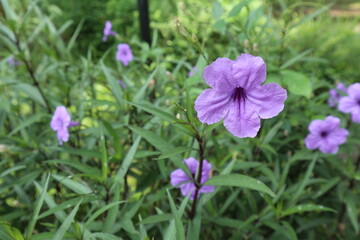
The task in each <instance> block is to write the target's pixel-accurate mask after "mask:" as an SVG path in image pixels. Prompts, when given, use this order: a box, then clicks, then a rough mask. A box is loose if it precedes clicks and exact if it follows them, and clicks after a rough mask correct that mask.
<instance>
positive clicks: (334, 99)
mask: <svg viewBox="0 0 360 240" xmlns="http://www.w3.org/2000/svg"><path fill="white" fill-rule="evenodd" d="M345 94H347V89H346V87H345V86H344V84H342V83H338V84H337V85H336V88H335V89H330V90H329V95H330V97H329V99H328V101H327V102H328V104H329V106H330V107H335V106H336V105H337V104H338V102H339V100H340V98H341V97H343V96H344V95H345Z"/></svg>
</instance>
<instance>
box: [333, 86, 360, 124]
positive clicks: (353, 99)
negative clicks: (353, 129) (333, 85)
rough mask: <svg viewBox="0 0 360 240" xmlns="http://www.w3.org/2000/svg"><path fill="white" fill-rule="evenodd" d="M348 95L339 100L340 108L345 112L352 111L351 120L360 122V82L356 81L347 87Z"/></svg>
mask: <svg viewBox="0 0 360 240" xmlns="http://www.w3.org/2000/svg"><path fill="white" fill-rule="evenodd" d="M347 93H348V96H345V97H342V98H340V100H339V106H338V109H339V111H341V112H344V113H351V120H352V121H353V122H356V123H360V83H354V84H352V85H350V86H349V87H348V89H347Z"/></svg>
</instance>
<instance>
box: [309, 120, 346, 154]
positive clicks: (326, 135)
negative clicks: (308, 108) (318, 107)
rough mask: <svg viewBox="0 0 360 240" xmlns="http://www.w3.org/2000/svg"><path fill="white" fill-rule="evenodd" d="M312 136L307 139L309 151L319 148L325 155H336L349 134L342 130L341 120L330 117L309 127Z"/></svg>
mask: <svg viewBox="0 0 360 240" xmlns="http://www.w3.org/2000/svg"><path fill="white" fill-rule="evenodd" d="M309 131H310V134H309V135H308V136H307V137H306V138H305V145H306V147H307V148H308V149H316V148H319V149H320V151H321V152H323V153H332V154H335V153H337V152H338V150H339V145H341V144H343V143H345V142H346V138H347V136H348V135H349V132H348V131H347V130H346V129H344V128H340V119H339V118H337V117H333V116H328V117H326V118H325V120H319V119H317V120H313V121H312V122H311V123H310V125H309Z"/></svg>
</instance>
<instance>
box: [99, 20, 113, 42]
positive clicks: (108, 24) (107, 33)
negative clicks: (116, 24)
mask: <svg viewBox="0 0 360 240" xmlns="http://www.w3.org/2000/svg"><path fill="white" fill-rule="evenodd" d="M111 28H112V24H111V22H110V21H106V22H105V27H104V36H103V39H102V40H103V42H106V40H107V38H108V36H115V35H116V32H114V31H112V30H111Z"/></svg>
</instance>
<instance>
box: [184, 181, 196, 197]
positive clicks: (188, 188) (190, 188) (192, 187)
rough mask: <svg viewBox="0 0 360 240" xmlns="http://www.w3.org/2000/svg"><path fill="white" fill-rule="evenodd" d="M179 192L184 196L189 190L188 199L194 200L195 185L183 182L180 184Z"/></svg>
mask: <svg viewBox="0 0 360 240" xmlns="http://www.w3.org/2000/svg"><path fill="white" fill-rule="evenodd" d="M180 190H181V194H182V195H183V196H184V197H186V196H187V195H188V194H189V193H190V192H191V195H190V199H191V200H194V197H195V191H196V187H195V184H194V183H185V184H183V185H181V186H180Z"/></svg>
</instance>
